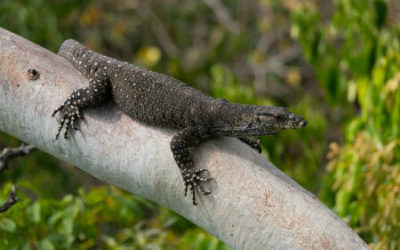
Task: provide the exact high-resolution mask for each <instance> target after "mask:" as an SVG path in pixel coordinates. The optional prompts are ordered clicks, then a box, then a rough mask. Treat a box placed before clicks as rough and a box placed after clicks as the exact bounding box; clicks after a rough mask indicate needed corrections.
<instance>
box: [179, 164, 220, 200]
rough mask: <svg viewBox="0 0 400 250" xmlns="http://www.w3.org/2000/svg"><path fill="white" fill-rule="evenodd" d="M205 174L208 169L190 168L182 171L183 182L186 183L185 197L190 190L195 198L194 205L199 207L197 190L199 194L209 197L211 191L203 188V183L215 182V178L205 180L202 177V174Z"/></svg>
mask: <svg viewBox="0 0 400 250" xmlns="http://www.w3.org/2000/svg"><path fill="white" fill-rule="evenodd" d="M203 172H208V170H207V169H192V168H188V169H184V170H182V172H181V173H182V177H183V181H184V182H185V196H186V195H187V190H188V188H189V189H190V191H191V192H192V196H193V199H192V200H193V205H197V203H196V196H195V194H196V190H195V189H197V190H198V191H199V193H201V194H203V195H208V194H211V191H209V190H206V189H205V188H204V187H203V186H202V182H208V181H211V180H213V179H214V178H203V177H201V176H200V175H201V173H203Z"/></svg>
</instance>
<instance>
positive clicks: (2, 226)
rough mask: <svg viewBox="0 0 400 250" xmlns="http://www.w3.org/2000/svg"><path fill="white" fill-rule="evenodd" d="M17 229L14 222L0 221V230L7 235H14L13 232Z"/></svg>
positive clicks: (8, 220) (9, 220) (5, 219)
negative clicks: (7, 233)
mask: <svg viewBox="0 0 400 250" xmlns="http://www.w3.org/2000/svg"><path fill="white" fill-rule="evenodd" d="M16 229H17V225H16V224H15V222H14V221H13V220H11V219H8V218H4V219H3V220H1V221H0V230H3V231H6V232H9V233H14V232H15V230H16Z"/></svg>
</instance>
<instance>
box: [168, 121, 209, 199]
mask: <svg viewBox="0 0 400 250" xmlns="http://www.w3.org/2000/svg"><path fill="white" fill-rule="evenodd" d="M209 137H211V135H210V134H209V133H207V131H206V130H205V129H202V128H185V129H183V130H182V131H180V132H178V134H176V135H175V136H174V137H173V138H172V141H171V150H172V154H173V155H174V159H175V161H176V163H177V164H178V166H179V169H180V170H181V174H182V178H183V181H184V184H185V196H186V195H187V190H188V188H189V189H190V191H191V193H192V197H193V198H192V200H193V204H194V205H197V204H196V197H195V192H196V189H197V190H198V191H199V192H200V193H201V194H204V195H207V194H210V193H211V192H210V191H208V190H206V189H205V188H204V187H203V186H202V182H207V181H210V180H212V179H213V178H203V177H201V173H203V172H206V171H208V170H207V169H195V168H194V167H193V160H192V150H193V148H194V147H196V146H198V145H199V144H200V143H201V142H202V141H203V140H205V139H207V138H209Z"/></svg>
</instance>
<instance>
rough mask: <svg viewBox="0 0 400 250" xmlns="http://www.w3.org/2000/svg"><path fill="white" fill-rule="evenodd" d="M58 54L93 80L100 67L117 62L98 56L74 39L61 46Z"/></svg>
mask: <svg viewBox="0 0 400 250" xmlns="http://www.w3.org/2000/svg"><path fill="white" fill-rule="evenodd" d="M58 54H59V55H60V56H62V57H64V58H66V59H67V60H69V61H70V62H71V63H72V64H73V65H74V67H75V68H77V69H78V70H79V71H80V72H81V73H82V74H83V75H84V76H85V77H87V78H91V77H92V76H93V75H94V73H95V72H96V71H97V70H98V69H99V68H100V67H102V68H104V67H105V65H106V64H107V61H109V62H111V61H114V60H115V59H112V58H109V57H106V56H103V55H101V54H98V53H96V52H94V51H92V50H90V49H88V48H86V47H85V46H83V45H82V44H81V43H79V42H77V41H75V40H72V39H68V40H66V41H65V42H64V43H63V44H62V45H61V46H60V49H59V51H58Z"/></svg>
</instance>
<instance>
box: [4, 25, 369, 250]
mask: <svg viewBox="0 0 400 250" xmlns="http://www.w3.org/2000/svg"><path fill="white" fill-rule="evenodd" d="M30 68H34V69H36V70H37V71H38V72H39V73H40V78H39V79H38V80H29V79H28V76H27V71H28V69H30ZM87 84H88V81H87V79H85V78H84V77H83V76H82V75H81V74H80V73H79V72H78V71H77V70H76V69H74V68H73V66H72V65H71V64H70V63H69V62H68V61H66V60H65V59H63V58H61V57H59V56H57V55H56V54H54V53H52V52H50V51H47V50H46V49H43V48H41V47H39V46H37V45H35V44H33V43H31V42H29V41H27V40H25V39H23V38H21V37H19V36H16V35H14V34H12V33H10V32H8V31H6V30H4V29H0V130H1V131H4V132H6V133H8V134H10V135H13V136H15V137H17V138H19V139H21V140H23V141H25V142H28V143H31V144H33V145H35V146H37V147H38V148H39V149H41V150H43V151H45V152H48V153H49V154H51V155H54V156H55V157H57V158H60V159H62V160H64V161H66V162H69V163H71V164H73V165H75V166H77V167H79V168H80V169H82V170H84V171H85V172H87V173H89V174H91V175H93V176H95V177H97V178H99V179H101V180H103V181H105V182H107V183H111V184H113V185H116V186H118V187H120V188H122V189H125V190H128V191H130V192H131V193H134V194H137V195H140V196H143V197H145V198H147V199H149V200H152V201H154V202H157V203H159V204H160V205H163V206H166V207H168V208H170V209H172V210H174V211H176V212H177V213H179V214H181V215H183V216H184V217H186V218H188V219H189V220H191V221H193V222H194V223H196V224H197V225H199V226H200V227H202V228H204V229H205V230H207V231H208V232H210V233H211V234H213V235H216V236H217V237H218V238H220V239H221V240H223V241H224V242H226V243H227V244H228V245H230V246H231V247H233V248H234V249H357V250H359V249H368V246H367V245H366V244H365V243H364V242H363V241H362V240H361V239H360V238H359V236H358V235H357V234H355V233H354V232H353V231H352V230H351V229H350V228H349V227H348V226H347V225H346V224H345V223H344V222H343V221H342V220H341V219H339V218H338V217H337V216H336V215H335V214H334V213H333V212H332V211H330V210H329V209H328V208H327V207H326V206H325V205H323V204H322V203H321V202H320V201H319V200H318V199H317V198H316V197H315V196H314V195H312V194H311V193H309V192H308V191H306V190H304V189H303V188H302V187H300V186H299V185H298V184H297V183H295V182H294V181H293V180H291V179H290V178H289V177H287V176H286V175H284V174H283V173H282V172H281V171H280V170H278V169H277V168H276V167H275V166H273V165H272V164H271V163H269V162H267V161H266V160H265V159H264V158H263V156H262V155H260V154H258V153H257V152H255V151H254V150H252V149H251V148H249V147H248V146H247V145H245V144H243V143H242V142H240V141H239V140H237V139H234V138H216V139H212V140H209V141H207V142H205V143H203V144H202V145H201V146H200V147H199V148H198V149H196V150H195V154H194V159H195V165H196V167H198V168H207V169H209V170H210V173H211V175H212V176H213V177H214V178H215V179H216V181H215V182H211V183H210V184H209V185H208V188H210V189H212V191H213V192H212V194H211V195H209V196H202V197H200V200H199V205H198V206H193V204H192V202H191V197H190V196H188V197H184V196H183V181H182V178H181V175H180V172H179V169H178V167H177V165H176V163H175V162H174V159H173V157H172V153H171V150H170V148H169V143H170V140H171V136H172V135H173V134H174V133H175V132H176V131H172V130H165V129H161V128H154V127H147V126H144V125H143V124H140V123H138V122H136V121H134V120H132V119H131V118H129V117H127V116H126V115H124V114H123V113H122V112H120V111H119V110H118V109H117V108H116V107H115V106H114V105H113V103H112V102H111V101H110V102H109V103H107V104H105V105H103V106H101V107H98V108H94V109H91V110H88V111H87V112H85V120H84V121H83V122H82V123H81V125H80V127H81V130H80V131H78V132H76V133H74V134H73V136H72V137H70V138H69V139H68V140H64V139H63V138H60V139H59V140H55V139H54V137H55V134H56V132H57V128H58V122H57V120H56V119H55V118H52V117H51V113H52V112H53V110H54V109H55V108H57V107H58V106H59V105H60V104H62V103H63V101H64V100H65V99H66V98H67V97H68V96H69V95H70V93H71V92H72V91H73V90H74V89H77V88H80V87H83V86H86V85H87Z"/></svg>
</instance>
